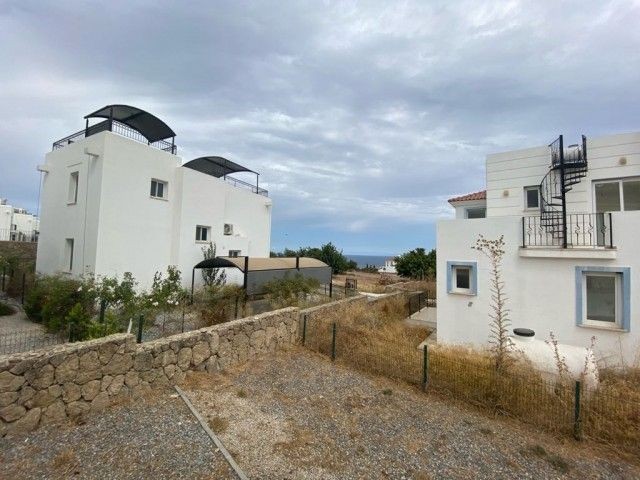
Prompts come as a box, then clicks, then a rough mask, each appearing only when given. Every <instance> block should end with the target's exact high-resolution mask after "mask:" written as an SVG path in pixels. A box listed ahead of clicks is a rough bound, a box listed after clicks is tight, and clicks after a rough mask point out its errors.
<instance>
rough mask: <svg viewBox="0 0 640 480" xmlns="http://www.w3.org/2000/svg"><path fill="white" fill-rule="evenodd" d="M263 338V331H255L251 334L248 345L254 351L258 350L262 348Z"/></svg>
mask: <svg viewBox="0 0 640 480" xmlns="http://www.w3.org/2000/svg"><path fill="white" fill-rule="evenodd" d="M264 338H265V332H264V330H256V331H255V332H253V333H252V334H251V337H250V338H249V343H250V344H251V346H252V347H253V348H255V349H256V350H260V349H262V347H263V346H264Z"/></svg>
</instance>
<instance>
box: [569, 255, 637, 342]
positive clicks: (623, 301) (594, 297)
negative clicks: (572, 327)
mask: <svg viewBox="0 0 640 480" xmlns="http://www.w3.org/2000/svg"><path fill="white" fill-rule="evenodd" d="M629 275H630V269H629V268H627V267H619V268H618V267H576V287H577V289H578V291H577V296H576V297H577V299H576V323H577V324H578V325H581V326H586V327H598V328H613V329H622V330H627V331H628V330H629V317H630V311H629V305H630V303H629V291H630V288H629Z"/></svg>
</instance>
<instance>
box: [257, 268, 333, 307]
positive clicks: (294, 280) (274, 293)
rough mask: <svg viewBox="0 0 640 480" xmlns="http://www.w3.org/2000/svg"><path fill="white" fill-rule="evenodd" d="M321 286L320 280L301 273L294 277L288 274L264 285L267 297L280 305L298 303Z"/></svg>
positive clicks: (288, 305)
mask: <svg viewBox="0 0 640 480" xmlns="http://www.w3.org/2000/svg"><path fill="white" fill-rule="evenodd" d="M319 287H320V282H319V281H318V280H316V279H315V278H309V277H304V276H303V275H301V274H300V273H297V274H296V275H294V276H293V277H291V276H289V275H288V274H287V275H285V276H284V277H283V278H280V279H277V280H272V281H270V282H268V283H266V284H265V285H264V289H265V293H266V295H267V297H269V299H270V300H271V301H272V302H273V303H274V304H275V305H277V306H280V307H285V306H287V307H290V306H295V305H298V303H299V302H300V300H302V299H304V298H305V297H306V296H307V295H309V294H310V293H312V292H313V291H315V290H317V289H318V288H319Z"/></svg>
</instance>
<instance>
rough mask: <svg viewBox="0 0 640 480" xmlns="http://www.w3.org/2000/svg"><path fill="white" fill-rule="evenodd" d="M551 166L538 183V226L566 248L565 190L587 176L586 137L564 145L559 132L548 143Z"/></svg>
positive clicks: (568, 190)
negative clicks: (572, 143) (569, 144)
mask: <svg viewBox="0 0 640 480" xmlns="http://www.w3.org/2000/svg"><path fill="white" fill-rule="evenodd" d="M549 148H550V150H551V166H550V167H549V172H548V173H547V174H546V175H545V177H544V178H543V179H542V182H541V183H540V225H541V226H542V227H543V228H544V229H545V230H546V231H547V233H548V234H549V235H550V236H551V238H552V239H553V241H554V243H556V242H557V245H559V246H562V247H563V248H567V243H568V241H567V240H568V232H567V192H570V191H571V189H572V187H573V185H575V184H577V183H580V180H582V179H583V178H584V177H585V176H586V175H587V168H588V167H587V138H586V137H585V136H584V135H582V145H571V146H569V147H567V148H565V147H564V144H563V138H562V135H560V136H559V137H558V139H557V140H555V141H554V142H553V143H551V144H550V145H549Z"/></svg>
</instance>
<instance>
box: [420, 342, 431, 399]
mask: <svg viewBox="0 0 640 480" xmlns="http://www.w3.org/2000/svg"><path fill="white" fill-rule="evenodd" d="M428 384H429V349H428V347H427V344H426V343H425V344H424V346H423V347H422V391H423V392H426V391H427V385H428Z"/></svg>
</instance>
